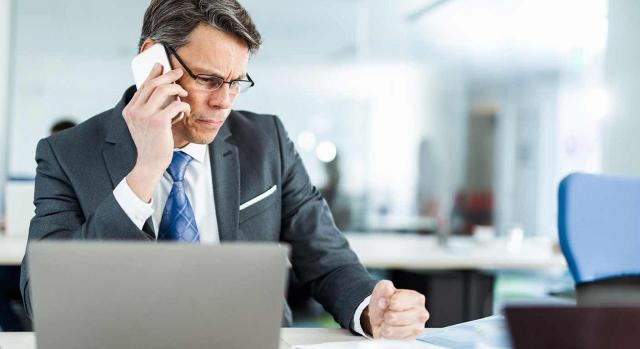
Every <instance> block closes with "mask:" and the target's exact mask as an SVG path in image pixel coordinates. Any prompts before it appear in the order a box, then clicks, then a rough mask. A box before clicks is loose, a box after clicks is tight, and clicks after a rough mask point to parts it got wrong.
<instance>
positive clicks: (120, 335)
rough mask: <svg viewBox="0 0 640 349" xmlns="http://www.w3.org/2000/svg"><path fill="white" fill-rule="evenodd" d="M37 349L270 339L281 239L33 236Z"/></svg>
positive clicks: (264, 343) (160, 348) (277, 314)
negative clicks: (218, 241)
mask: <svg viewBox="0 0 640 349" xmlns="http://www.w3.org/2000/svg"><path fill="white" fill-rule="evenodd" d="M28 258H29V268H30V273H31V299H32V305H33V313H34V314H33V316H34V327H35V331H36V340H37V343H38V349H60V348H65V349H92V348H109V349H119V348H123V349H124V348H127V349H130V348H155V349H164V348H166V349H189V348H198V349H202V348H225V349H234V348H242V349H247V348H264V349H276V348H278V345H279V334H280V324H281V318H282V309H283V305H284V290H285V282H286V268H287V248H286V247H284V246H279V245H275V244H226V245H218V246H215V245H209V246H207V245H186V244H171V243H157V244H150V243H132V242H128V243H127V242H69V241H67V242H34V243H33V244H32V245H31V247H30V250H29V257H28Z"/></svg>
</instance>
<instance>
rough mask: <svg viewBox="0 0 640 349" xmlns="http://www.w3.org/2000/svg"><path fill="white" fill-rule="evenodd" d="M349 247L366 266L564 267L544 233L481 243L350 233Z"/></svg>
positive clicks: (460, 238) (458, 238)
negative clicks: (513, 241) (441, 242)
mask: <svg viewBox="0 0 640 349" xmlns="http://www.w3.org/2000/svg"><path fill="white" fill-rule="evenodd" d="M346 236H347V238H348V240H349V244H351V248H352V249H353V251H354V252H355V253H356V254H357V255H358V257H359V258H360V261H361V262H362V264H363V265H364V266H366V267H368V268H381V269H416V270H454V269H457V270H461V269H467V270H487V269H489V270H492V269H500V270H544V269H549V268H565V267H566V262H565V260H564V257H563V256H562V254H561V253H560V252H559V251H554V249H553V242H552V240H551V239H549V238H547V237H530V238H524V239H523V240H522V243H520V244H517V245H515V244H514V245H510V244H509V241H508V240H507V239H494V240H492V241H489V242H485V243H480V242H478V241H476V240H475V239H474V238H472V237H469V236H452V237H449V239H448V243H447V245H445V246H441V245H439V244H438V239H437V237H436V236H424V235H415V234H394V233H349V232H346Z"/></svg>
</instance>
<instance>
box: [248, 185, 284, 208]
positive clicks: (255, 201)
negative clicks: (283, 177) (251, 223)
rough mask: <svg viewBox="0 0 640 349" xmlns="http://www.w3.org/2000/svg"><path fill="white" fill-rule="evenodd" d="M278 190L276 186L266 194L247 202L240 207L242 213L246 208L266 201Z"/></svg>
mask: <svg viewBox="0 0 640 349" xmlns="http://www.w3.org/2000/svg"><path fill="white" fill-rule="evenodd" d="M277 188H278V186H277V185H274V186H273V187H271V188H269V190H267V191H265V192H264V193H262V194H260V195H258V196H256V197H255V198H253V199H251V200H249V201H247V202H245V203H244V204H242V205H240V211H242V210H244V209H245V208H247V207H249V206H251V205H253V204H255V203H257V202H259V201H261V200H264V199H265V198H267V197H268V196H269V195H271V194H273V193H275V192H276V189H277Z"/></svg>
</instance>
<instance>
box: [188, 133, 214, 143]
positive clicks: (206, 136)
mask: <svg viewBox="0 0 640 349" xmlns="http://www.w3.org/2000/svg"><path fill="white" fill-rule="evenodd" d="M217 134H218V131H211V132H206V133H202V132H197V133H191V134H189V143H195V144H209V143H211V142H213V140H214V139H215V138H216V135H217Z"/></svg>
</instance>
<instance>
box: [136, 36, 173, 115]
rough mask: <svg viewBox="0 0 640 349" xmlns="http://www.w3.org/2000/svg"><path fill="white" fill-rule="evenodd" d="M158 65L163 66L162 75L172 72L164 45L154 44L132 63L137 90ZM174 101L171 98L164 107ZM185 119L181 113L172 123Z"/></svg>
mask: <svg viewBox="0 0 640 349" xmlns="http://www.w3.org/2000/svg"><path fill="white" fill-rule="evenodd" d="M156 63H160V64H162V67H163V69H162V74H165V73H167V72H168V71H170V70H171V63H170V62H169V57H168V56H167V51H166V50H165V48H164V46H163V45H162V44H154V45H153V46H151V47H149V48H148V49H146V50H144V51H143V52H142V53H140V54H139V55H137V56H136V57H134V58H133V60H132V61H131V70H133V79H134V80H135V82H136V87H137V88H140V85H142V83H143V82H144V81H145V80H146V79H147V77H148V76H149V73H151V69H153V66H154V65H155V64H156ZM176 99H177V100H180V97H178V96H176ZM172 100H173V99H171V98H169V99H168V100H167V102H166V103H165V104H164V105H163V107H165V106H167V105H169V103H171V102H172ZM183 117H184V113H180V114H178V115H176V116H175V117H174V118H173V119H171V123H172V124H175V123H176V122H178V121H180V120H182V118H183Z"/></svg>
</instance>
